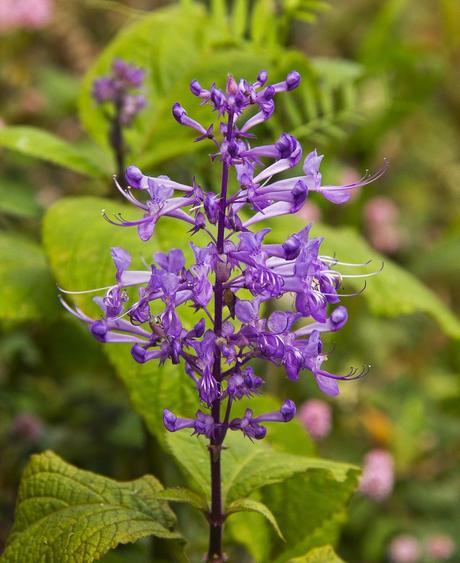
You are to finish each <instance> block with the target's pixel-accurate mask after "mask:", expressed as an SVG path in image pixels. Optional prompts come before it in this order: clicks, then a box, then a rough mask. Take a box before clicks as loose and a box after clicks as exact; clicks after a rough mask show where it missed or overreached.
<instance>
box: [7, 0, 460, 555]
mask: <svg viewBox="0 0 460 563" xmlns="http://www.w3.org/2000/svg"><path fill="white" fill-rule="evenodd" d="M4 1H5V2H6V0H0V4H1V3H2V2H4ZM36 4H37V5H38V4H40V2H38V0H37V2H36ZM45 4H46V3H45ZM164 4H165V3H157V2H154V1H152V0H150V1H149V0H143V1H141V0H137V1H136V0H131V1H123V2H112V1H105V0H87V1H84V0H81V1H73V0H54V2H49V6H48V8H49V13H47V12H46V10H45V13H44V14H42V16H41V17H42V19H40V17H38V19H37V20H36V21H33V22H32V23H30V20H27V21H26V20H24V19H23V20H20V19H17V20H14V18H12V19H11V21H10V20H8V22H7V19H6V15H5V14H6V12H5V13H2V11H1V10H4V8H1V9H0V86H1V88H0V145H2V146H3V147H5V148H4V149H2V148H0V224H1V229H2V232H1V233H0V272H1V275H2V283H1V285H0V302H1V304H0V330H1V342H0V362H1V366H0V450H1V456H0V552H1V550H2V545H3V543H4V541H5V539H6V536H7V534H8V531H9V529H10V527H11V523H12V519H13V512H14V502H15V495H16V490H17V486H18V482H19V479H20V474H21V470H22V468H23V466H24V464H25V462H26V461H27V459H28V457H29V455H30V454H31V453H33V452H37V451H42V450H44V449H46V448H52V449H53V450H55V451H56V452H57V453H58V454H59V455H61V456H62V457H64V458H65V459H67V460H68V461H71V462H72V463H75V464H76V465H78V466H80V467H84V468H86V469H91V470H94V471H98V472H102V473H104V474H106V475H110V476H111V477H114V478H117V479H129V478H134V477H137V476H139V475H140V474H143V473H145V472H149V471H151V472H154V473H155V470H156V467H157V466H158V464H161V463H164V462H163V460H162V459H159V457H160V458H161V454H159V451H158V447H157V445H156V438H152V437H151V436H150V435H149V432H148V431H147V428H146V426H145V423H144V422H143V421H142V420H141V418H140V417H139V416H138V415H137V414H135V412H134V411H133V410H132V408H131V405H130V402H129V396H128V394H127V392H126V390H125V388H124V386H123V384H122V382H121V381H120V380H119V379H118V378H117V377H116V374H115V370H114V368H113V367H112V366H111V365H110V363H109V361H108V359H107V357H106V356H105V354H104V351H103V349H102V348H103V347H102V346H101V345H99V344H98V343H95V342H94V341H93V340H92V339H91V337H90V336H89V335H88V334H87V333H86V331H85V329H84V328H83V327H81V326H79V325H78V324H77V323H75V322H73V321H72V320H71V319H69V316H68V315H66V314H63V313H62V312H61V311H60V309H59V307H58V304H57V299H56V296H55V294H56V291H55V286H54V284H55V282H54V281H53V278H52V274H51V273H50V272H49V270H48V267H47V266H46V263H47V261H48V260H49V257H48V258H47V257H46V256H44V255H41V254H40V239H41V234H40V233H41V223H42V219H43V217H44V214H45V213H46V211H47V209H48V208H49V207H50V206H51V205H53V204H54V202H56V201H57V200H60V199H61V198H68V197H69V196H78V197H80V196H88V195H91V196H93V195H97V196H105V197H109V198H110V197H111V198H113V202H112V205H113V206H114V208H115V209H116V206H117V205H118V203H119V200H117V199H116V195H115V193H114V191H113V189H112V186H111V181H110V176H111V174H112V173H113V164H112V161H111V156H110V152H109V151H108V150H107V147H106V146H105V137H106V130H105V126H104V122H103V118H102V116H101V115H100V112H99V114H98V109H97V108H96V107H95V106H94V104H91V100H90V98H89V94H88V92H89V85H90V82H91V80H92V79H93V78H94V77H95V76H98V75H100V74H104V73H105V72H107V69H108V66H109V64H110V61H111V59H112V57H113V55H114V54H118V53H120V52H122V53H123V54H124V56H125V58H126V60H127V61H128V62H135V63H138V64H144V65H145V66H146V67H147V68H148V69H150V70H148V72H150V74H149V76H150V77H151V80H150V81H149V83H148V86H147V94H148V95H149V107H148V108H147V109H146V111H145V113H144V114H143V115H141V116H140V117H139V118H138V119H137V120H136V123H135V125H134V126H133V127H132V128H131V130H130V131H128V132H127V135H128V143H129V145H130V148H131V160H132V161H133V162H134V163H137V164H139V165H141V166H142V167H143V169H144V170H145V171H146V172H148V173H152V174H159V173H170V174H171V175H174V176H175V177H179V178H184V179H186V178H189V177H190V176H191V175H192V174H197V176H198V177H199V178H201V179H203V181H205V182H207V183H208V184H211V185H212V182H213V180H214V177H213V172H212V171H211V172H208V171H207V162H208V159H207V155H206V154H205V153H203V152H200V151H199V150H198V149H197V147H196V145H193V146H192V145H191V149H190V148H188V147H189V145H190V143H189V139H190V136H188V133H187V132H184V131H183V130H182V129H181V128H180V127H178V126H177V125H176V124H175V123H174V122H173V120H172V119H171V118H170V109H169V108H170V103H171V102H173V101H176V99H178V100H180V101H181V102H182V103H183V104H184V105H185V107H187V109H188V110H189V112H190V114H192V115H194V111H195V106H194V103H195V102H194V100H193V98H192V97H191V96H190V95H189V93H188V89H187V84H188V81H189V79H190V78H192V77H193V76H192V75H193V73H196V74H197V75H198V76H200V77H204V78H203V85H207V83H206V77H208V76H209V77H210V78H209V79H208V82H211V81H212V80H216V81H219V80H220V81H221V82H223V80H224V79H225V76H226V73H227V72H228V71H233V70H234V72H235V73H236V74H237V73H238V72H240V69H241V72H248V73H250V76H248V78H251V77H252V75H253V74H254V73H255V72H256V70H257V69H258V68H263V67H267V68H268V70H269V71H272V69H273V72H272V73H273V74H274V75H276V76H277V75H278V74H279V75H282V74H283V72H285V71H286V70H290V69H291V68H298V70H299V71H301V72H302V74H303V76H304V82H305V87H304V90H302V92H301V94H299V95H302V100H300V101H299V100H297V102H296V101H294V102H291V103H290V102H286V101H283V102H282V104H281V109H280V113H279V114H278V117H277V121H276V122H275V123H274V124H273V125H272V126H271V129H268V130H266V131H265V132H264V133H263V135H265V137H264V139H265V138H266V139H270V138H273V137H274V135H276V134H277V133H278V132H279V131H281V130H285V129H286V130H289V131H290V132H292V133H293V134H295V135H298V136H299V137H300V139H301V142H302V145H303V146H304V149H305V151H309V150H312V149H314V148H317V149H318V151H320V152H321V153H324V154H325V155H326V157H325V160H324V165H323V166H324V176H325V178H326V180H327V181H334V182H341V183H344V182H348V181H353V180H354V179H355V178H356V177H359V176H360V175H361V174H362V173H363V172H364V171H365V170H366V169H367V168H369V169H371V170H373V169H376V168H378V166H379V165H380V164H381V163H382V161H383V159H384V158H388V159H389V161H390V168H389V170H388V172H387V173H386V175H385V176H384V178H383V179H381V180H380V181H379V182H377V183H375V184H372V185H371V186H369V187H367V188H365V189H364V190H362V191H361V192H360V193H359V194H357V195H356V197H354V198H353V200H352V201H351V202H350V203H349V204H348V205H346V206H344V207H340V208H339V207H334V206H332V205H330V204H328V203H327V202H323V201H320V200H319V199H313V198H312V199H311V200H310V202H309V204H308V205H307V206H306V207H305V209H303V210H302V211H301V212H300V215H301V220H303V221H309V220H313V221H317V220H320V221H321V222H323V223H324V224H327V225H331V226H332V227H343V226H349V227H352V228H353V229H354V231H355V232H357V233H360V235H361V236H362V237H363V238H364V239H366V240H367V241H368V243H369V245H370V246H372V247H374V249H375V250H377V251H378V252H379V253H380V254H383V255H384V256H386V257H387V258H388V260H389V261H393V262H395V263H396V264H398V265H400V266H402V267H403V268H404V269H405V270H407V271H409V272H410V273H412V274H413V275H414V276H416V277H417V278H419V279H420V280H422V281H423V282H424V284H425V285H426V286H428V287H429V288H431V289H432V290H433V292H434V293H435V294H437V296H438V298H439V302H438V301H434V302H431V301H430V298H431V297H430V295H431V294H429V296H428V297H426V299H425V295H424V294H421V295H420V297H419V298H418V300H417V299H415V301H416V302H417V303H416V305H413V304H411V303H409V301H407V307H406V306H405V303H406V300H407V299H409V297H410V296H411V295H410V294H411V292H412V290H411V288H410V287H409V288H406V287H404V286H403V283H402V279H401V281H400V280H399V278H398V279H396V282H395V283H391V280H389V278H388V277H387V278H386V277H385V270H384V272H383V273H382V276H381V280H380V282H375V283H376V284H378V283H380V285H374V286H373V285H372V284H373V283H374V281H373V280H370V281H369V288H368V290H369V291H370V295H371V298H370V299H369V300H368V301H367V300H366V299H365V298H364V297H359V298H356V299H353V300H350V301H348V302H347V305H348V306H349V311H350V321H349V324H348V326H347V327H346V328H345V329H344V330H343V331H341V332H340V334H337V335H336V336H335V338H333V339H330V348H331V349H333V353H332V354H331V360H330V363H331V368H332V369H336V370H340V371H346V370H347V369H348V366H349V365H360V364H364V363H370V364H372V371H371V373H370V375H369V376H368V377H367V378H366V379H364V380H362V381H359V382H353V383H349V384H347V385H343V386H342V394H341V395H340V397H339V398H337V399H336V400H334V401H328V402H329V404H330V406H331V408H332V413H333V414H332V416H333V423H332V431H331V432H330V434H329V435H328V436H326V437H325V438H324V439H323V440H321V442H320V444H319V445H318V451H319V453H320V454H321V455H324V456H325V457H329V458H332V459H336V460H343V461H349V462H352V463H356V464H359V465H361V464H362V463H363V459H364V456H365V455H366V454H367V453H368V452H370V451H371V450H374V449H384V450H386V451H388V452H390V453H391V455H392V456H393V458H394V467H395V484H394V488H393V490H392V492H391V494H388V495H387V496H385V498H384V499H382V500H376V499H375V498H374V499H373V498H370V497H369V495H367V496H366V495H364V494H357V495H355V497H354V499H353V500H352V503H351V506H350V510H349V515H348V521H347V523H346V525H345V526H344V529H343V532H342V535H341V538H340V541H339V544H338V548H337V551H338V553H339V554H341V555H342V556H343V557H344V559H345V560H347V561H350V562H352V563H374V562H375V563H378V562H381V561H387V560H389V559H388V558H389V555H388V553H389V551H388V550H389V549H390V545H391V542H392V540H394V538H395V537H397V536H399V535H401V534H408V535H410V536H413V537H414V538H416V540H417V541H418V542H419V545H420V546H421V547H420V551H421V554H420V555H419V556H418V558H416V559H413V561H438V560H443V559H442V557H440V556H439V555H438V556H436V554H435V553H434V552H431V555H430V554H429V553H428V552H427V549H426V545H427V542H428V543H429V539H430V538H432V536H433V535H437V534H441V533H442V534H447V535H448V536H449V537H450V538H451V539H452V541H453V542H454V547H452V546H451V549H450V555H449V556H450V558H449V561H460V552H459V550H460V545H458V543H459V542H460V504H459V502H458V494H459V491H460V474H459V465H460V464H459V462H460V408H459V399H460V374H459V366H460V348H459V345H458V336H459V332H460V329H459V328H458V324H456V323H458V321H456V320H455V319H454V317H450V316H449V317H448V318H447V316H446V315H447V313H446V314H445V313H444V312H443V311H444V310H445V309H450V310H451V311H452V312H453V313H454V314H455V315H456V316H457V318H458V316H460V293H459V291H458V287H459V284H460V204H459V202H460V159H459V156H460V154H459V153H460V80H459V72H460V18H459V17H458V14H459V12H458V8H459V6H458V0H439V1H438V2H431V1H430V0H342V1H340V2H339V1H331V2H328V3H325V2H317V1H303V2H302V1H297V0H291V1H286V2H279V3H276V2H258V3H257V2H256V3H251V2H244V1H243V2H241V1H240V2H238V1H236V2H234V3H232V2H230V3H228V6H227V7H226V6H225V2H212V3H211V6H209V5H207V4H205V3H202V4H198V3H196V4H195V3H192V2H183V3H182V4H181V6H179V5H174V6H172V8H173V9H177V10H178V11H177V13H175V15H173V16H164V21H163V22H160V25H159V24H155V25H157V27H155V26H153V27H152V29H150V28H149V25H150V24H148V22H147V24H146V25H145V27H146V32H145V36H142V35H139V33H138V32H137V31H136V33H132V34H131V36H130V37H125V39H124V40H123V35H122V36H121V39H120V37H119V36H118V37H119V39H115V43H113V44H111V46H109V49H108V50H104V49H106V46H107V43H108V42H109V41H111V40H113V38H114V37H117V34H118V33H119V32H120V31H121V30H122V29H124V28H125V26H127V25H130V24H133V23H134V25H142V21H143V19H145V17H146V14H147V13H148V11H153V13H156V11H157V10H158V8H160V5H164ZM232 4H235V5H237V7H238V10H239V12H238V10H237V9H236V8H235V6H232ZM193 6H195V7H196V6H199V7H200V9H202V10H203V13H201V12H200V15H198V16H197V17H196V20H195V19H193V18H192V17H187V16H186V15H184V14H185V13H186V12H183V13H182V12H180V10H188V9H192V7H193ZM45 8H46V7H45ZM48 8H47V9H48ZM227 8H229V9H230V12H229V13H230V15H231V16H232V17H233V19H231V18H230V17H229V16H228V15H226V14H227V12H226V9H227ZM169 9H170V8H166V10H169ZM231 10H233V11H231ZM255 10H259V11H258V12H256V13H255ZM159 13H160V14H161V13H167V12H161V11H160V12H159ZM203 14H206V16H204V15H203ZM162 17H163V16H162ZM194 17H195V16H194ZM2 18H3V20H2ZM168 18H169V19H168ZM270 18H271V19H270ZM146 21H147V20H146ZM168 26H169V27H168ZM160 27H163V28H165V29H163V30H162V31H161V33H160ZM117 41H118V43H117ZM101 53H102V55H101ZM192 59H193V60H192ZM88 71H89V72H88ZM87 72H88V74H86V73H87ZM82 80H83V89H82V90H80V84H81V82H82ZM79 91H80V94H79ZM300 102H302V103H300ZM78 110H79V111H78ZM78 113H79V115H80V117H78ZM16 125H27V126H33V127H39V128H41V129H43V130H46V131H49V132H51V133H53V134H55V135H56V136H58V137H60V138H61V139H64V140H66V141H68V142H69V143H70V145H71V146H72V147H76V148H78V150H79V151H81V154H82V155H85V159H86V160H85V162H86V163H89V162H91V163H93V166H95V163H97V164H98V169H97V172H95V173H94V174H92V173H90V174H81V173H79V172H82V168H83V172H85V170H84V169H85V167H86V168H87V167H89V166H90V165H89V164H85V165H84V166H80V167H79V165H77V166H75V165H73V166H69V167H70V168H73V170H74V171H72V170H66V169H64V168H63V167H62V166H59V165H60V164H65V162H64V160H65V158H64V157H62V158H61V157H60V156H59V155H58V154H57V153H58V152H59V151H57V152H56V153H55V152H54V149H53V147H51V149H50V151H49V153H48V154H47V156H46V157H45V158H44V159H42V160H36V159H34V158H31V156H37V155H36V154H34V150H35V149H34V142H32V143H31V144H30V145H29V146H28V147H26V148H24V145H23V146H21V145H20V142H19V141H18V139H15V138H12V137H11V135H10V133H8V128H9V127H10V126H16ZM85 130H86V132H85ZM2 131H3V133H2ZM5 131H6V133H5ZM88 134H89V136H88ZM90 138H92V140H90ZM96 141H98V142H99V145H96V144H95V142H96ZM39 144H40V143H38V145H39ZM38 145H37V146H38ZM11 148H12V149H14V150H9V149H11ZM195 149H197V150H195ZM191 151H194V152H191ZM35 152H40V150H39V149H37V151H35ZM49 161H51V162H49ZM53 162H54V164H53ZM69 220H70V221H71V218H70V217H69ZM82 223H84V221H82ZM73 227H75V228H76V229H79V228H81V229H83V230H84V229H85V228H86V225H85V224H80V225H75V224H73ZM318 232H319V233H321V230H320V229H318ZM349 240H350V241H351V242H350V245H351V246H353V244H354V242H353V241H354V240H355V239H354V238H353V237H351V238H350V239H349ZM356 240H358V241H360V239H356ZM62 243H63V244H64V245H65V241H61V244H62ZM357 244H361V242H358V243H357ZM331 250H332V251H333V250H335V248H334V244H333V243H332V245H331ZM354 251H355V249H354V248H349V253H350V256H345V258H350V257H353V256H354ZM389 263H390V262H389ZM107 264H108V262H107ZM75 267H76V266H75ZM37 272H38V275H37ZM390 272H391V270H390ZM109 274H110V272H109ZM36 275H37V277H36V278H34V276H36ZM386 275H387V276H388V274H386ZM400 283H401V285H400ZM82 284H83V282H82ZM385 284H388V285H386V290H385V288H384V287H383V286H384V285H385ZM18 287H19V288H20V290H21V293H20V294H19V295H17V292H15V288H18ZM382 287H383V289H382ZM81 288H82V286H81V287H78V288H77V289H81ZM368 290H366V291H368ZM385 291H387V293H385ZM372 296H373V297H372ZM379 299H380V301H379ZM393 300H394V302H395V303H397V304H398V305H397V306H396V305H395V303H393ZM425 301H426V302H425ZM441 303H442V304H441ZM441 309H442V310H441ZM424 312H428V313H431V317H434V318H437V320H438V321H439V322H438V323H436V322H435V321H434V320H433V319H432V318H431V319H430V318H429V317H428V316H427V315H425V314H424ZM406 313H410V314H406ZM439 323H440V324H439ZM455 336H457V339H456V338H455ZM452 337H454V338H452ZM267 377H268V380H269V381H268V386H269V390H270V391H271V392H272V394H278V395H280V397H284V394H285V393H290V395H289V396H292V397H293V398H295V399H296V402H297V403H298V404H299V405H300V404H301V403H302V402H304V401H306V400H307V399H311V398H321V397H319V392H318V390H317V389H316V388H315V386H314V385H313V384H312V383H311V381H309V380H308V379H307V378H305V379H304V380H302V382H301V383H300V384H297V385H295V386H294V385H292V384H288V383H286V381H285V380H284V379H282V378H281V377H279V374H276V373H269V374H267ZM165 406H166V405H165ZM305 439H306V440H307V438H305ZM302 447H303V446H301V445H299V449H302ZM371 496H372V495H371ZM444 539H445V538H444ZM456 543H457V545H455V544H456ZM148 550H149V547H148V545H147V544H144V543H142V542H141V544H140V545H138V546H136V547H134V548H127V549H121V550H117V552H115V555H114V556H113V557H114V559H113V560H114V561H115V560H117V561H118V560H120V561H125V560H126V561H128V560H129V561H134V562H136V561H139V562H143V561H147V560H148ZM447 551H449V550H447ZM446 553H447V552H446ZM116 557H119V559H116ZM445 559H447V557H445ZM107 560H108V559H107ZM401 561H403V560H402V559H401ZM407 561H409V563H410V561H412V560H409V559H407Z"/></svg>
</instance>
